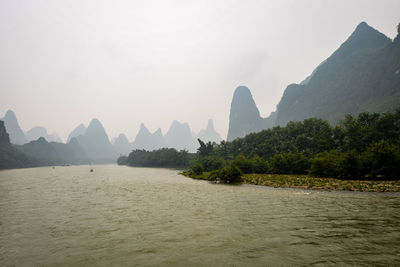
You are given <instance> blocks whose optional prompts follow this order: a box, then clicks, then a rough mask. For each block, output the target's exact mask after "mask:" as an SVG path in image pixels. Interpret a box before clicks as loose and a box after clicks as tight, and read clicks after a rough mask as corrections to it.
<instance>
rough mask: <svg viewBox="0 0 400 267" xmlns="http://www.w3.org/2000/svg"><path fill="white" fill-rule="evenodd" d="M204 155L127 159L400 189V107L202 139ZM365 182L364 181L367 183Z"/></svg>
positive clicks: (196, 173) (228, 177)
mask: <svg viewBox="0 0 400 267" xmlns="http://www.w3.org/2000/svg"><path fill="white" fill-rule="evenodd" d="M198 141H199V145H200V147H199V148H198V151H197V153H195V154H190V153H188V152H187V151H176V150H174V149H167V148H165V149H161V150H156V151H152V152H149V151H144V150H135V151H132V152H131V153H130V154H129V156H127V157H121V158H120V159H119V163H120V164H126V165H130V166H147V167H179V168H184V169H186V170H185V171H184V172H183V174H184V175H186V176H188V177H192V178H196V179H205V180H210V181H217V182H223V183H241V182H245V183H250V184H258V185H269V186H278V187H301V188H319V189H336V190H355V191H399V186H398V184H399V182H398V180H399V178H400V109H399V110H397V111H396V112H394V113H384V114H378V113H372V114H371V113H361V114H359V115H358V116H356V117H354V116H351V115H346V116H345V118H344V119H343V120H342V121H340V123H339V124H337V125H335V126H332V125H330V124H329V123H328V122H327V121H324V120H321V119H315V118H312V119H306V120H304V121H302V122H290V123H288V124H287V125H286V126H285V127H279V126H278V127H274V128H271V129H267V130H263V131H261V132H259V133H252V134H249V135H247V136H245V137H244V138H238V139H235V140H233V141H231V142H225V141H222V142H221V143H219V144H216V143H211V142H208V143H205V142H203V141H202V140H198ZM361 181H364V182H361Z"/></svg>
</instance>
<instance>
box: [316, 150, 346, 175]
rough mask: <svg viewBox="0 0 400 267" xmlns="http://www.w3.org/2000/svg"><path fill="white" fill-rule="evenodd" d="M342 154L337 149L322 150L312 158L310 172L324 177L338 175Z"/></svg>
mask: <svg viewBox="0 0 400 267" xmlns="http://www.w3.org/2000/svg"><path fill="white" fill-rule="evenodd" d="M339 163H340V154H339V152H337V151H335V150H331V151H329V152H321V153H318V154H317V155H315V157H314V158H313V159H311V167H310V171H309V172H310V174H312V175H315V176H322V177H337V176H338V174H339Z"/></svg>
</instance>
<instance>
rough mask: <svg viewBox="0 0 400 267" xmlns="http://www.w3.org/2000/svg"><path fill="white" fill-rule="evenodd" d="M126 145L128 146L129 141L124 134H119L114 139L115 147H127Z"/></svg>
mask: <svg viewBox="0 0 400 267" xmlns="http://www.w3.org/2000/svg"><path fill="white" fill-rule="evenodd" d="M127 144H129V140H128V138H127V137H126V135H125V134H123V133H121V134H119V135H118V137H117V138H115V141H114V145H115V146H119V145H127Z"/></svg>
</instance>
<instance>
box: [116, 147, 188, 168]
mask: <svg viewBox="0 0 400 267" xmlns="http://www.w3.org/2000/svg"><path fill="white" fill-rule="evenodd" d="M124 157H125V156H121V157H119V158H118V164H122V163H124V161H125V159H124ZM192 158H193V156H192V155H191V154H189V153H188V152H187V151H186V150H181V151H177V150H176V149H174V148H161V149H158V150H154V151H146V150H133V151H132V152H131V153H130V154H129V156H128V157H127V159H126V165H129V166H136V167H170V168H186V167H188V166H189V164H190V161H191V160H192Z"/></svg>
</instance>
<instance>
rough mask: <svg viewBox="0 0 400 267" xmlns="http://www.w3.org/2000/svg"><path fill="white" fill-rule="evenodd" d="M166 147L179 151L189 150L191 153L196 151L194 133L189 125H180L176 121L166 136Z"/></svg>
mask: <svg viewBox="0 0 400 267" xmlns="http://www.w3.org/2000/svg"><path fill="white" fill-rule="evenodd" d="M165 142H166V145H167V146H168V147H170V148H175V149H177V150H181V149H187V150H189V151H191V152H194V151H195V150H196V147H195V146H196V142H195V141H194V140H193V137H192V132H191V130H190V127H189V124H188V123H186V122H185V123H180V122H178V121H176V120H174V121H173V122H172V124H171V127H170V128H169V130H168V132H167V133H166V134H165Z"/></svg>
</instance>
